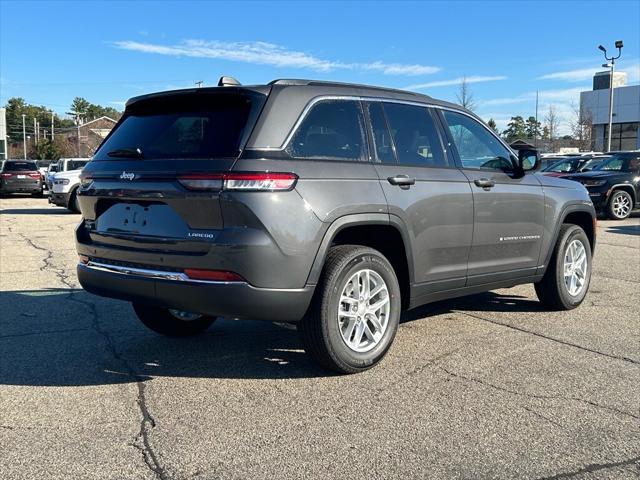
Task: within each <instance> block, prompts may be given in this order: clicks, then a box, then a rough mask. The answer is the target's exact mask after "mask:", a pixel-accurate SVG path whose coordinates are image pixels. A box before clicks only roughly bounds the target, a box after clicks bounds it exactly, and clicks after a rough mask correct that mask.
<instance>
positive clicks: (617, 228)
mask: <svg viewBox="0 0 640 480" xmlns="http://www.w3.org/2000/svg"><path fill="white" fill-rule="evenodd" d="M607 233H618V234H621V235H640V225H612V226H608V225H607Z"/></svg>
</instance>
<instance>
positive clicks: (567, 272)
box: [564, 240, 589, 297]
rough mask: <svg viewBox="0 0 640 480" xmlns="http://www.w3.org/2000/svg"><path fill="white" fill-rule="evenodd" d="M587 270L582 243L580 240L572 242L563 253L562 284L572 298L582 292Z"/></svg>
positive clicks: (585, 255) (585, 253)
mask: <svg viewBox="0 0 640 480" xmlns="http://www.w3.org/2000/svg"><path fill="white" fill-rule="evenodd" d="M588 268H589V265H588V262H587V251H586V249H585V248H584V245H583V243H582V242H581V241H580V240H573V241H572V242H571V243H569V246H568V247H567V249H566V250H565V253H564V284H565V286H566V287H567V291H568V292H569V295H571V296H572V297H576V296H578V295H579V294H580V292H582V289H583V288H584V285H585V281H586V279H587V269H588Z"/></svg>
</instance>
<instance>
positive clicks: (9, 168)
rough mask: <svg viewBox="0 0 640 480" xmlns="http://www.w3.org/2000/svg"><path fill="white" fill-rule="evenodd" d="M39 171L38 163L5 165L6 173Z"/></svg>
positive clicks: (10, 163) (9, 163)
mask: <svg viewBox="0 0 640 480" xmlns="http://www.w3.org/2000/svg"><path fill="white" fill-rule="evenodd" d="M36 170H38V166H37V165H36V162H7V163H5V164H4V171H5V172H34V171H36Z"/></svg>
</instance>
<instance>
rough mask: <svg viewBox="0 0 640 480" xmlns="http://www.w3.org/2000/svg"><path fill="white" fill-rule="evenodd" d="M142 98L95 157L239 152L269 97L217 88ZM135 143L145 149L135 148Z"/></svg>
mask: <svg viewBox="0 0 640 480" xmlns="http://www.w3.org/2000/svg"><path fill="white" fill-rule="evenodd" d="M139 103H140V105H138V104H137V103H134V104H133V105H132V107H131V108H128V109H127V111H125V116H124V118H123V120H122V121H121V122H120V124H119V125H118V126H117V127H116V129H115V130H114V131H113V132H112V134H111V135H110V136H109V137H108V138H107V139H106V140H105V141H104V143H103V144H102V145H101V147H100V149H99V150H98V152H97V153H96V154H95V156H94V159H96V160H114V159H116V160H117V159H118V158H136V157H139V158H156V159H176V160H179V159H199V158H210V159H215V158H229V157H232V158H235V157H237V156H238V155H239V153H240V150H241V147H242V145H241V143H242V141H243V139H244V138H246V136H247V135H248V132H249V130H250V129H251V128H252V127H253V123H254V122H255V118H256V117H257V113H258V112H259V110H260V109H261V107H262V105H263V104H264V100H263V99H260V98H258V96H257V95H249V94H248V93H247V94H221V93H217V94H202V95H200V94H197V95H196V94H192V95H176V96H168V97H166V98H165V97H159V98H150V99H148V100H141V101H140V102H139ZM136 149H139V150H140V151H141V152H142V153H141V155H139V156H136V155H134V154H133V153H135V152H136ZM127 152H129V154H127ZM132 152H133V153H132ZM109 153H111V155H109Z"/></svg>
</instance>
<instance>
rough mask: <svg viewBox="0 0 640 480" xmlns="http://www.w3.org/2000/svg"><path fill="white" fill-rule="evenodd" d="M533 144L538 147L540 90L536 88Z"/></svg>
mask: <svg viewBox="0 0 640 480" xmlns="http://www.w3.org/2000/svg"><path fill="white" fill-rule="evenodd" d="M533 146H534V147H536V149H537V148H538V90H536V126H535V128H534V129H533Z"/></svg>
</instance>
